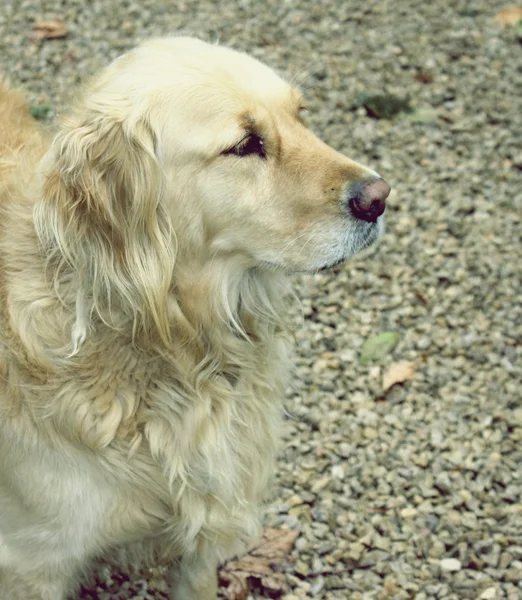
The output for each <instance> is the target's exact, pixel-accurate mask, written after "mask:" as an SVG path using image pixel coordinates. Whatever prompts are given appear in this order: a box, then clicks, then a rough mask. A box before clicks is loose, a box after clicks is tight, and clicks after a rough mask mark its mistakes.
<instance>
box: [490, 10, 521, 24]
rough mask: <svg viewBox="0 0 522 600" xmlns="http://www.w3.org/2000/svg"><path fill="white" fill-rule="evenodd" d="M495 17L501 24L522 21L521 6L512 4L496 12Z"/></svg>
mask: <svg viewBox="0 0 522 600" xmlns="http://www.w3.org/2000/svg"><path fill="white" fill-rule="evenodd" d="M495 19H496V20H497V21H498V22H499V23H500V24H501V25H516V24H517V23H518V22H519V21H522V6H512V7H511V8H506V9H504V10H501V11H500V12H498V13H497V14H496V16H495Z"/></svg>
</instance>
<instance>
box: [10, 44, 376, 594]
mask: <svg viewBox="0 0 522 600" xmlns="http://www.w3.org/2000/svg"><path fill="white" fill-rule="evenodd" d="M301 103H302V99H301V96H300V94H299V93H298V92H297V91H296V90H294V89H292V88H291V87H290V86H289V85H288V84H287V83H286V82H284V81H283V80H282V79H280V78H279V77H278V76H276V75H275V74H274V73H273V71H271V70H270V69H269V68H268V67H265V66H264V65H262V64H260V63H258V62H257V61H255V60H253V59H251V58H249V57H247V56H245V55H243V54H239V53H236V52H233V51H232V50H229V49H226V48H223V47H218V46H211V45H208V44H205V43H203V42H200V41H197V40H193V39H188V38H171V39H160V40H153V41H150V42H148V43H146V44H144V45H143V46H141V47H139V48H137V49H136V50H134V51H132V52H130V53H129V54H127V55H126V56H124V57H122V58H121V59H119V60H117V61H116V62H115V63H113V64H112V65H110V66H109V67H107V68H106V69H105V70H104V71H103V72H102V73H101V74H100V75H99V76H98V77H97V78H95V79H94V81H93V82H92V83H91V84H90V85H89V86H88V87H87V89H86V90H85V91H84V93H83V94H82V95H81V98H80V100H79V101H78V102H77V104H76V106H75V107H74V108H73V109H72V111H71V113H70V115H69V116H68V117H67V119H65V120H64V121H63V122H62V123H61V124H60V126H59V128H58V131H57V133H56V135H55V136H54V139H52V140H50V141H48V140H47V139H46V137H45V135H44V133H43V132H42V131H41V130H40V128H39V127H38V126H37V124H36V123H35V122H33V121H32V120H31V119H30V117H29V116H28V114H27V110H26V108H25V106H24V104H23V101H22V100H21V97H20V95H19V94H18V93H17V92H16V91H13V90H11V89H10V88H9V86H7V84H0V311H1V312H0V599H1V600H62V599H63V598H65V596H66V594H68V593H73V591H74V589H75V586H76V585H77V582H78V580H79V577H80V576H81V575H82V574H83V573H84V572H85V571H86V570H87V569H88V566H89V564H90V562H91V561H92V560H93V559H94V558H96V557H100V556H105V557H108V558H113V559H115V560H116V559H118V560H120V559H121V560H127V561H129V562H133V563H136V562H137V561H141V560H148V561H152V562H156V563H157V562H160V561H170V562H173V564H174V566H173V568H172V575H171V581H172V594H173V595H172V597H173V598H174V599H175V600H214V599H215V597H216V564H217V562H218V561H219V560H220V559H223V558H225V557H227V556H230V555H231V554H233V553H234V552H236V551H238V550H239V549H240V548H241V545H242V544H243V543H244V542H245V541H246V540H247V539H248V538H250V537H251V536H255V535H256V534H257V532H258V527H259V505H260V502H261V500H262V498H263V494H264V492H265V490H266V488H267V484H268V481H269V478H270V474H271V472H272V469H273V464H274V457H275V453H276V451H277V441H278V438H279V430H280V426H281V420H282V417H281V413H282V399H283V395H284V390H285V385H286V384H287V377H288V373H289V367H290V365H289V362H290V361H289V349H290V344H289V335H288V333H287V331H286V327H285V315H286V303H287V300H288V297H289V289H288V284H287V273H288V272H291V271H296V270H316V269H319V268H322V267H326V266H329V265H331V264H335V263H336V262H338V261H340V260H343V259H345V258H347V257H349V256H350V255H352V254H354V253H355V252H356V251H358V250H360V249H361V248H362V247H364V246H366V245H368V244H369V243H371V242H372V241H373V240H374V239H376V238H377V237H378V234H379V231H380V227H381V223H380V221H381V219H379V222H378V223H376V224H371V223H364V222H358V221H356V220H355V219H353V218H352V217H350V216H349V214H348V213H347V211H346V207H345V206H344V205H343V198H344V197H345V195H346V190H347V189H349V187H350V185H352V184H353V183H355V182H357V181H358V180H360V179H363V178H365V177H368V176H372V175H373V172H371V171H369V170H367V169H365V168H364V167H361V166H360V165H358V164H356V163H354V162H352V161H350V160H349V159H347V158H346V157H344V156H342V155H340V154H338V153H336V152H335V151H334V150H332V149H331V148H329V147H328V146H326V145H324V144H323V143H322V142H321V141H319V140H318V139H317V138H316V137H315V136H314V135H313V134H312V133H311V132H310V131H309V130H308V129H307V128H306V127H305V126H304V125H303V123H302V122H301V120H300V117H299V111H300V108H301V107H302V106H301ZM253 131H255V133H256V135H258V136H259V137H260V138H262V140H263V151H266V157H263V156H261V155H259V154H256V153H247V154H246V155H245V156H239V155H238V152H236V151H233V150H232V149H233V148H235V147H238V144H239V142H240V141H241V140H242V138H244V137H245V135H246V134H248V133H251V132H253ZM227 151H228V152H227Z"/></svg>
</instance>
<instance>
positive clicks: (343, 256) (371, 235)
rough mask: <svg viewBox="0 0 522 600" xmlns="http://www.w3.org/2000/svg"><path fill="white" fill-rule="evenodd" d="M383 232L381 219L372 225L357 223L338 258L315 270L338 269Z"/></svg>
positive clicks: (371, 244)
mask: <svg viewBox="0 0 522 600" xmlns="http://www.w3.org/2000/svg"><path fill="white" fill-rule="evenodd" d="M383 232H384V218H383V217H379V218H378V219H376V221H375V222H372V223H369V222H368V223H363V222H360V221H359V222H358V223H357V226H356V229H355V232H354V231H352V232H351V234H350V238H349V241H347V242H346V244H344V245H343V247H342V249H340V253H339V256H337V257H335V258H333V259H332V260H330V261H328V262H326V263H325V264H324V265H321V266H320V267H319V269H317V270H318V271H327V270H328V269H333V268H335V267H338V266H339V265H340V264H342V263H344V262H346V261H347V260H349V259H350V258H352V257H354V256H356V255H357V254H360V253H361V252H364V251H365V250H367V249H368V248H370V247H371V246H373V245H374V244H375V243H376V242H377V241H378V240H379V239H380V238H381V237H382V234H383Z"/></svg>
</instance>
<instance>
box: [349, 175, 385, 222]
mask: <svg viewBox="0 0 522 600" xmlns="http://www.w3.org/2000/svg"><path fill="white" fill-rule="evenodd" d="M389 194H390V186H389V185H388V184H387V183H386V181H384V179H370V180H363V181H361V182H359V183H357V184H355V185H354V186H352V187H351V189H350V192H349V194H348V207H349V209H350V212H351V213H352V215H353V216H354V217H356V218H357V219H361V220H362V221H368V222H370V223H375V221H376V220H377V217H380V216H381V215H382V213H383V212H384V209H385V208H386V204H385V201H386V198H387V197H388V196H389Z"/></svg>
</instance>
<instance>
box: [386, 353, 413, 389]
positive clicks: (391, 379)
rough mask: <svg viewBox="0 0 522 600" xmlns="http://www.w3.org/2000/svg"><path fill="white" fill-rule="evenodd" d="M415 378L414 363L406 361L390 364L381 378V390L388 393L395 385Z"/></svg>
mask: <svg viewBox="0 0 522 600" xmlns="http://www.w3.org/2000/svg"><path fill="white" fill-rule="evenodd" d="M414 376H415V363H412V362H409V361H407V360H401V361H399V362H396V363H393V364H391V365H390V366H389V367H388V368H387V369H386V371H384V374H383V376H382V389H383V391H384V392H386V391H388V390H389V389H390V388H391V387H392V386H393V385H395V384H396V383H402V382H403V381H407V380H408V379H413V377H414Z"/></svg>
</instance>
